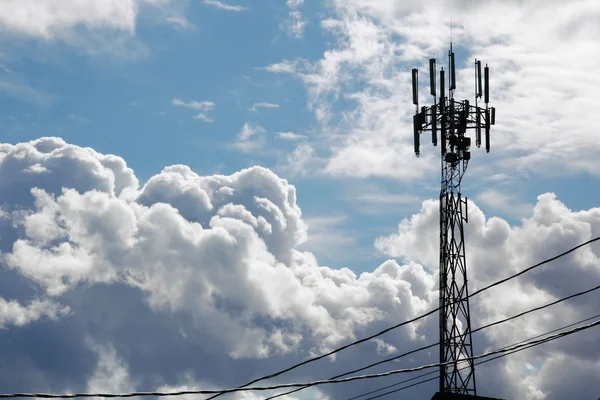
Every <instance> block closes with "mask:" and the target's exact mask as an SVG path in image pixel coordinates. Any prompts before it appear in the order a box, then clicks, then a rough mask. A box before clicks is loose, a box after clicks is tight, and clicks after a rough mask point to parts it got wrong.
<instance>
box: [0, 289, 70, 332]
mask: <svg viewBox="0 0 600 400" xmlns="http://www.w3.org/2000/svg"><path fill="white" fill-rule="evenodd" d="M68 313H69V307H61V306H60V305H59V304H57V303H54V302H51V301H49V300H34V301H32V302H31V303H30V304H29V305H27V306H26V307H23V306H22V305H21V304H19V302H18V301H15V300H6V299H3V298H1V297H0V328H3V329H6V328H8V327H10V326H11V325H12V326H24V325H27V324H30V323H32V322H34V321H37V320H39V319H41V318H44V317H46V318H49V319H51V320H56V319H58V318H60V317H63V316H65V315H67V314H68Z"/></svg>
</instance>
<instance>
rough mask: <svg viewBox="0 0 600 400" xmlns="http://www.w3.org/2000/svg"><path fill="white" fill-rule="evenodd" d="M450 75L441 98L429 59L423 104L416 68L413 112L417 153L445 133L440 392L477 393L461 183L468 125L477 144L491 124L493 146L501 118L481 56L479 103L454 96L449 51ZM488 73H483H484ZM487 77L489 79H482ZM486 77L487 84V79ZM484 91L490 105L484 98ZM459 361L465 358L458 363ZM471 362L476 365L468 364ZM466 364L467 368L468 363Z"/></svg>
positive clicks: (467, 157)
mask: <svg viewBox="0 0 600 400" xmlns="http://www.w3.org/2000/svg"><path fill="white" fill-rule="evenodd" d="M448 62H449V70H450V76H449V77H448V78H449V79H448V81H449V82H448V83H449V84H448V88H449V90H448V94H449V95H448V96H446V88H445V71H444V69H443V68H442V69H441V71H440V72H439V76H440V82H439V89H440V93H439V99H438V97H437V94H436V86H437V85H436V75H437V70H436V66H435V59H430V60H429V74H430V93H431V95H432V96H433V97H434V103H433V105H431V106H423V107H421V108H420V109H419V101H418V99H419V88H418V70H417V69H413V70H412V83H413V86H412V88H413V103H414V104H415V105H416V114H415V115H414V117H413V123H414V142H415V153H416V155H417V156H419V146H420V135H421V133H422V132H423V131H431V134H432V142H433V145H434V146H437V141H438V140H437V134H438V132H439V133H440V142H441V167H442V168H441V169H442V180H441V190H440V270H439V273H440V287H439V296H440V298H439V302H440V332H439V334H440V363H446V365H444V366H442V367H440V389H439V391H440V393H460V394H467V395H473V396H474V395H476V385H475V368H474V364H473V360H467V361H464V360H466V359H468V358H470V357H472V356H473V345H472V338H471V317H470V309H469V300H468V296H469V289H468V284H467V282H468V280H467V263H466V257H465V240H464V239H465V235H464V224H465V223H467V222H468V214H467V211H468V210H467V199H466V198H463V197H462V196H461V193H460V184H461V181H462V178H463V176H464V174H465V171H466V170H467V166H468V164H469V160H470V159H471V153H470V152H469V148H470V146H471V139H470V138H469V137H467V136H466V132H467V130H468V129H475V131H476V145H477V147H480V145H481V133H482V132H481V131H482V128H483V129H484V130H485V147H486V150H487V151H488V152H489V150H490V125H493V124H494V123H495V109H494V108H493V107H488V103H489V68H488V66H487V65H486V67H485V70H484V71H485V74H484V76H483V77H482V74H481V62H480V61H478V60H475V105H470V104H469V101H468V100H462V101H457V100H455V99H454V91H455V89H456V77H455V64H454V52H453V51H452V44H450V51H449V52H448ZM482 78H483V79H482ZM482 81H483V82H482ZM482 83H483V84H482ZM482 96H483V97H484V100H485V108H483V107H479V106H478V102H479V100H480V99H481V97H482ZM459 362H462V364H461V365H460V367H459V365H458V363H459ZM465 362H467V363H468V365H470V368H464V363H465ZM463 368H464V369H463Z"/></svg>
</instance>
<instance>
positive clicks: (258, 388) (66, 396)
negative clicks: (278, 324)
mask: <svg viewBox="0 0 600 400" xmlns="http://www.w3.org/2000/svg"><path fill="white" fill-rule="evenodd" d="M598 325H600V320H599V321H596V322H593V323H591V324H588V325H584V326H581V327H579V328H574V329H571V330H570V331H566V332H561V333H557V334H555V335H553V336H549V337H547V338H545V339H539V340H535V341H531V342H528V343H523V344H516V345H512V346H510V347H507V348H503V349H498V350H494V351H490V352H487V353H484V354H480V355H478V356H475V357H468V358H465V359H463V360H461V361H469V360H473V361H474V360H478V359H480V358H485V357H489V356H492V355H495V354H501V353H507V352H509V351H513V350H517V349H519V348H523V347H526V346H531V345H533V344H536V343H538V344H541V343H545V342H549V341H551V340H554V339H558V338H560V337H565V336H569V335H572V334H574V333H577V332H581V331H584V330H587V329H590V328H593V327H595V326H598ZM450 363H452V361H449V362H444V363H435V364H427V365H421V366H420V367H415V368H407V369H398V370H393V371H388V372H383V373H380V374H370V375H359V376H352V377H350V378H342V379H327V380H322V381H314V382H306V383H285V384H280V385H273V386H251V387H245V388H231V389H223V390H185V391H177V392H132V393H74V394H48V393H7V394H0V398H15V397H40V398H46V399H70V398H76V397H105V398H115V397H136V396H182V395H186V394H226V393H235V392H250V391H265V390H274V389H282V388H292V387H303V386H306V385H324V384H332V383H346V382H352V381H357V380H363V379H374V378H381V377H385V376H391V375H396V374H402V373H407V372H415V371H422V370H424V369H429V368H438V367H442V366H444V365H447V364H450Z"/></svg>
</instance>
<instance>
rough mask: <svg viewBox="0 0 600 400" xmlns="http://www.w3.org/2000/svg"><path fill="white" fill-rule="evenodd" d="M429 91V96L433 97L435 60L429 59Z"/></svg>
mask: <svg viewBox="0 0 600 400" xmlns="http://www.w3.org/2000/svg"><path fill="white" fill-rule="evenodd" d="M429 89H430V92H431V95H432V96H433V97H435V58H430V59H429Z"/></svg>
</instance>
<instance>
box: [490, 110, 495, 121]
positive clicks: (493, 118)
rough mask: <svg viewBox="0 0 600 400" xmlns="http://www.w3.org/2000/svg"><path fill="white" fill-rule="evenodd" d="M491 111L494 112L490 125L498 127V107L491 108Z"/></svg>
mask: <svg viewBox="0 0 600 400" xmlns="http://www.w3.org/2000/svg"><path fill="white" fill-rule="evenodd" d="M490 110H492V116H491V119H492V121H491V122H490V124H491V125H496V107H491V108H490Z"/></svg>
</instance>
